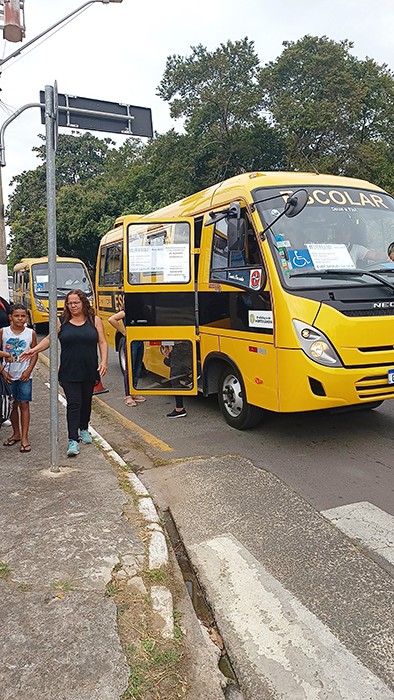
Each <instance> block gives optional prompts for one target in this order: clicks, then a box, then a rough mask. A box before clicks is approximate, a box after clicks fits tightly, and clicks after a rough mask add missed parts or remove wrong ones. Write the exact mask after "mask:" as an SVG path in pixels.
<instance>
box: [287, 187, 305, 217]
mask: <svg viewBox="0 0 394 700" xmlns="http://www.w3.org/2000/svg"><path fill="white" fill-rule="evenodd" d="M307 201H308V192H307V191H306V190H297V192H294V194H292V195H291V196H290V197H289V198H288V200H287V202H286V207H285V210H284V212H283V213H284V214H285V216H287V217H288V218H289V219H292V218H293V216H297V214H300V213H301V212H302V210H303V209H304V208H305V207H306V204H307Z"/></svg>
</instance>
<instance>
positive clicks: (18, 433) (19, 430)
mask: <svg viewBox="0 0 394 700" xmlns="http://www.w3.org/2000/svg"><path fill="white" fill-rule="evenodd" d="M9 319H10V325H9V326H6V327H4V328H0V348H1V349H2V350H3V352H6V353H9V355H11V356H12V360H11V361H10V362H9V361H8V362H5V363H4V364H3V365H2V367H1V372H2V374H3V377H4V379H5V380H6V381H7V382H9V384H10V385H11V391H12V395H13V397H14V405H13V408H12V413H11V425H12V428H13V433H12V435H11V437H10V438H8V440H5V442H4V443H3V445H4V446H5V447H11V446H12V445H15V443H17V442H19V441H21V446H20V452H31V446H30V444H29V424H30V401H31V399H32V383H33V381H32V379H31V373H32V371H33V368H34V365H35V364H36V362H37V356H36V355H33V357H30V358H29V359H28V360H25V361H24V362H21V360H20V356H21V355H22V353H23V352H25V351H26V350H30V348H34V347H35V346H36V345H37V336H36V333H35V331H33V330H32V329H31V328H27V325H26V324H27V309H26V307H25V306H23V304H14V305H13V306H12V307H11V313H10V316H9Z"/></svg>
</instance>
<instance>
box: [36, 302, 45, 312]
mask: <svg viewBox="0 0 394 700" xmlns="http://www.w3.org/2000/svg"><path fill="white" fill-rule="evenodd" d="M35 302H36V307H37V311H40V312H41V313H42V314H46V313H47V310H46V308H45V306H44V304H43V303H42V301H40V300H39V299H36V300H35Z"/></svg>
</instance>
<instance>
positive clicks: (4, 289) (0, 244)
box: [0, 167, 9, 299]
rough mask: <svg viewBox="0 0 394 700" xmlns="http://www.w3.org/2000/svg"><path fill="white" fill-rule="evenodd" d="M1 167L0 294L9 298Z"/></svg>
mask: <svg viewBox="0 0 394 700" xmlns="http://www.w3.org/2000/svg"><path fill="white" fill-rule="evenodd" d="M1 174H2V173H1V167H0V296H1V297H3V298H4V299H8V297H9V293H8V267H7V241H6V237H5V221H4V201H3V184H2V177H1Z"/></svg>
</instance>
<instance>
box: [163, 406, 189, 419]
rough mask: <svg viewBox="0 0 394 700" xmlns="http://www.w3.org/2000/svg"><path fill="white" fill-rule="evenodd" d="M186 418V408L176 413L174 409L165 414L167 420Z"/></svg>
mask: <svg viewBox="0 0 394 700" xmlns="http://www.w3.org/2000/svg"><path fill="white" fill-rule="evenodd" d="M185 416H187V413H186V408H182V410H181V411H177V410H176V409H175V408H174V410H173V411H171V413H167V418H184V417H185Z"/></svg>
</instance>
